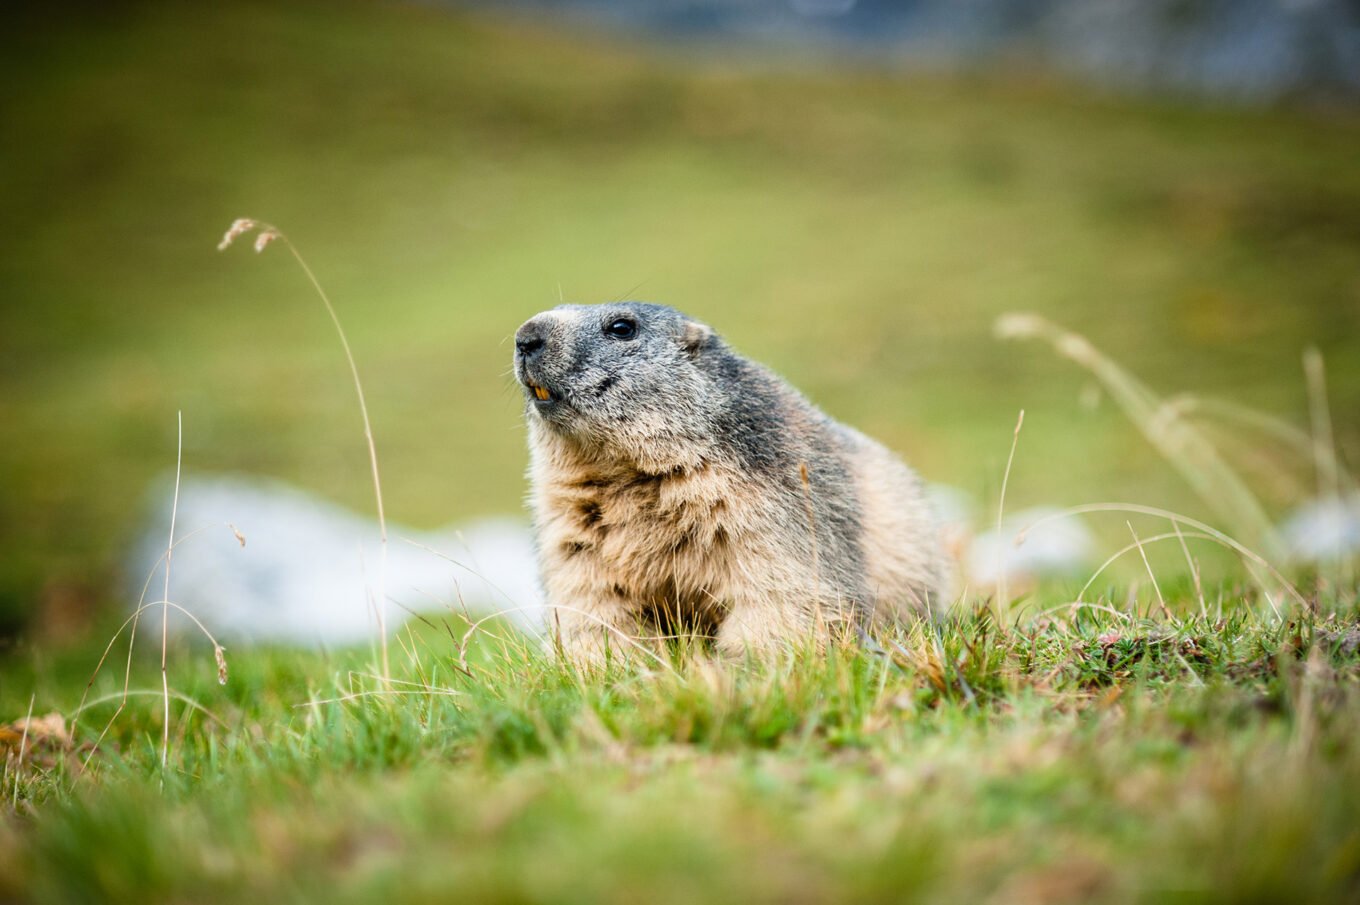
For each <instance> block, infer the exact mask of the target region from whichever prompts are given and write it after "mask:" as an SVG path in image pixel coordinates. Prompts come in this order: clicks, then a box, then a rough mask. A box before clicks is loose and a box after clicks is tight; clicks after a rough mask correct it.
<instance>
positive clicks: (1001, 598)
mask: <svg viewBox="0 0 1360 905" xmlns="http://www.w3.org/2000/svg"><path fill="white" fill-rule="evenodd" d="M1024 426H1025V410H1024V409H1021V410H1020V416H1019V417H1018V418H1016V419H1015V432H1014V433H1013V434H1011V451H1010V455H1008V456H1006V471H1005V472H1004V473H1003V474H1002V475H1001V493H1000V495H999V496H998V497H997V501H996V533H997V536H998V537H1000V535H1001V521H1002V518H1003V517H1004V516H1005V514H1006V487H1007V485H1009V484H1010V480H1011V465H1012V464H1013V463H1014V462H1015V448H1016V446H1018V445H1019V444H1020V428H1022V427H1024ZM1004 549H1005V548H1004V547H1001V546H998V547H997V554H996V558H997V563H996V576H997V585H996V593H997V598H998V599H997V602H998V603H999V604H1000V605H1001V606H1003V607H1004V606H1009V605H1010V602H1011V601H1010V597H1009V596H1008V594H1009V591H1008V589H1007V587H1006V555H1005V552H1004Z"/></svg>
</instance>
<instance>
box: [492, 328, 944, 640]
mask: <svg viewBox="0 0 1360 905" xmlns="http://www.w3.org/2000/svg"><path fill="white" fill-rule="evenodd" d="M601 307H604V306H601ZM614 307H615V308H616V309H617V308H619V306H614ZM651 308H652V306H625V307H624V308H622V309H620V310H624V311H628V312H630V315H629V316H630V317H634V316H636V317H639V319H640V318H641V316H642V315H646V316H649V317H651V316H652V314H651ZM657 310H658V311H660V312H664V313H666V315H667V316H669V315H671V314H675V313H674V312H670V309H657ZM581 311H585V312H587V313H586V314H585V315H582V314H580V313H579V312H581ZM675 316H677V317H683V316H680V315H675ZM597 320H598V317H597V316H596V315H595V314H594V313H593V309H572V310H571V311H570V312H568V313H566V314H563V315H560V316H558V317H556V318H553V316H552V313H550V314H549V315H541V316H540V317H539V318H537V319H535V320H534V321H530V322H529V324H526V328H529V327H530V325H535V326H534V327H533V328H532V330H530V332H531V333H533V335H534V336H538V335H539V334H540V333H543V332H544V331H547V330H551V331H557V332H556V334H554V336H555V338H554V339H553V343H555V344H556V345H555V346H552V347H550V348H549V350H548V351H549V352H552V350H553V348H556V346H561V347H562V348H563V349H564V350H567V351H563V352H562V353H561V360H560V361H557V362H550V363H548V364H541V363H536V362H535V361H533V360H520V359H524V358H525V356H520V359H517V373H519V376H520V378H521V381H522V382H525V383H526V387H531V386H536V385H539V384H543V385H548V386H552V387H553V388H554V397H553V401H552V402H551V403H545V404H544V405H545V408H546V409H548V411H549V415H548V416H540V415H539V414H537V413H536V410H535V409H534V403H533V402H532V401H530V403H529V406H530V412H529V417H528V422H529V447H530V451H531V464H530V471H529V477H530V483H531V488H532V489H531V493H530V502H531V506H532V508H533V511H534V514H535V521H536V528H537V535H538V546H539V559H540V570H541V575H542V580H543V584H544V591H545V594H546V597H547V600H548V603H549V605H550V606H551V607H552V608H553V615H552V621H551V624H552V625H554V627H555V628H556V633H557V637H558V638H559V639H560V642H561V644H562V647H563V648H564V650H565V651H566V652H567V653H568V654H569V655H571V656H573V657H575V658H577V659H583V660H592V661H593V660H599V659H600V658H601V657H602V656H603V654H604V652H605V650H606V649H614V650H618V651H626V650H628V649H630V648H631V647H632V646H633V645H634V644H635V642H636V640H637V639H639V638H649V637H651V638H654V637H656V636H658V635H659V634H663V633H666V632H669V631H673V630H675V629H676V628H677V627H680V628H683V629H685V630H688V631H694V632H697V633H699V634H702V635H711V636H713V637H715V639H716V644H717V647H718V649H719V650H720V651H722V652H724V653H726V654H729V655H739V654H742V653H744V652H747V651H752V650H754V651H772V650H778V649H782V648H784V647H786V646H788V645H790V644H793V645H797V644H799V643H803V642H806V641H812V640H814V639H825V638H827V637H831V636H833V635H837V634H844V633H846V632H848V631H850V630H853V629H854V628H856V627H860V626H866V625H871V624H873V623H875V622H882V621H885V620H892V619H897V618H900V617H902V616H903V615H905V614H908V613H920V612H922V611H923V609H924V608H925V607H926V606H928V605H930V604H931V603H937V602H938V600H937V599H935V598H937V595H938V594H939V593H941V591H942V585H943V579H942V575H943V571H942V569H941V566H940V562H941V560H940V556H939V553H938V551H937V541H936V537H935V528H934V524H933V519H932V517H931V514H930V512H929V509H928V507H927V506H926V504H925V501H924V498H923V496H922V492H921V486H920V481H919V480H918V479H917V478H916V476H915V474H914V473H912V472H911V471H910V470H909V469H908V468H907V467H906V466H905V465H903V464H902V463H901V461H900V460H898V459H897V457H895V456H894V455H893V454H892V453H890V452H889V451H888V450H886V449H885V448H883V447H882V446H880V445H879V444H877V443H875V442H874V441H872V440H870V439H868V438H867V437H865V436H863V435H862V434H859V433H858V432H856V431H853V430H851V429H849V428H846V427H844V426H842V425H839V424H837V423H835V422H833V421H831V420H830V419H828V418H826V417H825V416H824V415H823V414H822V413H821V412H819V411H817V410H816V409H815V408H814V407H813V406H812V405H811V404H810V403H808V402H807V401H806V400H804V399H803V398H802V397H801V396H799V395H798V394H797V393H796V392H794V391H793V390H792V389H790V388H788V387H787V385H785V384H783V383H782V381H779V380H778V379H777V378H775V377H774V376H773V375H771V374H769V373H768V372H766V371H764V370H763V369H760V368H758V367H757V366H754V365H751V364H750V363H749V362H745V361H744V360H743V359H739V358H736V356H735V355H734V353H731V352H730V351H729V350H727V348H726V346H725V345H722V344H721V342H720V341H719V340H717V338H716V337H715V336H713V335H712V334H711V331H708V330H707V328H703V330H704V333H703V338H704V341H705V343H706V344H707V345H706V346H705V348H704V349H703V350H700V351H695V352H693V353H692V355H691V357H690V358H686V357H683V356H682V357H670V347H669V346H659V347H657V351H656V353H655V354H653V353H652V352H651V350H648V349H642V350H640V351H639V350H638V349H637V348H636V347H629V348H631V349H632V351H633V352H634V353H635V354H634V357H632V358H628V359H622V360H621V361H622V364H618V365H614V364H608V363H607V364H608V366H607V367H606V366H604V365H601V366H599V367H598V368H596V370H599V371H600V372H601V373H620V372H626V373H627V374H628V376H629V379H634V378H635V373H634V372H637V371H642V372H644V373H643V374H642V376H641V377H636V380H637V381H638V382H639V385H641V386H643V387H644V388H646V389H647V390H649V391H650V392H653V393H656V394H660V396H661V397H662V399H663V400H665V397H666V394H667V392H668V389H669V388H670V387H675V389H674V390H673V392H674V394H675V398H674V399H673V400H670V402H671V403H672V404H671V405H670V406H669V407H667V406H661V407H657V408H652V409H647V408H646V407H645V406H644V405H641V404H637V405H630V406H629V407H624V408H622V409H620V410H621V411H623V412H624V414H623V415H620V416H618V417H617V418H611V417H606V416H605V414H604V412H605V411H606V409H605V408H604V407H603V406H604V404H603V403H596V402H595V401H594V397H588V396H587V395H586V394H583V393H581V392H580V385H581V384H582V383H584V382H587V381H586V378H584V377H582V376H581V375H582V374H586V373H594V372H593V371H592V370H591V369H592V368H593V367H596V363H595V362H594V360H593V359H592V358H591V356H592V355H597V354H598V355H603V354H605V353H603V352H602V353H595V352H594V351H593V350H594V345H593V344H594V343H596V340H595V338H594V333H593V332H590V333H589V335H588V336H586V337H585V338H584V339H583V338H581V337H582V334H583V333H585V332H587V331H594V330H595V329H596V326H595V324H596V321H597ZM606 320H607V318H606ZM682 324H683V326H682V327H678V328H674V331H673V332H674V333H675V337H676V338H675V342H677V343H679V344H680V345H682V346H683V345H684V344H685V343H686V342H687V341H689V340H688V339H687V338H688V337H692V336H693V333H694V330H695V329H696V328H697V327H702V325H696V324H694V322H691V321H688V320H687V319H686V320H684V321H683V322H682ZM666 325H667V321H665V320H664V319H663V318H662V317H661V316H660V315H656V316H655V323H652V322H651V321H649V322H648V328H649V329H652V330H656V331H661V330H663V329H671V328H670V327H668V326H666ZM526 328H521V336H523V335H526V332H525V331H526ZM535 330H536V331H538V332H536V333H534V332H533V331H535ZM573 343H574V344H577V345H580V346H583V348H584V351H581V350H577V351H570V350H571V349H572V348H573ZM613 348H614V347H612V346H610V347H606V349H605V351H606V352H610V351H611V350H612V349H613ZM619 348H621V349H622V348H625V347H623V346H619ZM663 353H664V355H665V356H667V357H666V363H665V365H664V367H662V368H661V370H660V371H659V372H658V373H656V374H651V373H646V372H647V371H648V369H649V368H652V367H653V366H656V358H657V355H661V354H663ZM540 354H546V353H542V352H540ZM704 356H708V359H707V360H706V359H704ZM722 356H727V357H726V358H724V357H722ZM714 358H717V359H718V361H719V362H720V364H721V366H715V365H713V364H712V363H711V361H712V359H714ZM691 359H692V360H693V361H694V362H695V365H694V367H695V368H697V369H698V371H697V373H698V375H699V376H698V377H694V376H693V375H687V374H682V375H681V377H683V378H684V379H683V380H679V379H677V378H676V376H675V375H676V373H677V372H678V371H683V370H684V369H685V368H687V367H689V365H688V364H686V362H688V361H690V360H691ZM658 367H659V366H658ZM611 369H612V370H611ZM662 374H664V375H665V376H664V379H663V378H662V376H661V375H662ZM691 378H693V379H691ZM687 387H688V389H686V388H687ZM686 394H689V395H686ZM630 398H631V397H630ZM638 398H641V397H638ZM559 400H560V401H559ZM752 400H754V402H752ZM710 403H711V405H710ZM556 406H567V407H569V408H570V409H571V410H572V415H571V418H572V420H571V421H566V420H563V417H559V416H558V415H557V414H556V412H557V409H556V408H553V407H556ZM714 412H716V413H718V414H713V413H714ZM733 412H735V415H733V414H732V413H733ZM748 412H753V413H755V414H754V415H752V414H747V413H748ZM734 417H735V418H736V419H737V420H736V422H735V423H736V425H737V426H738V428H740V430H733V429H731V428H730V427H729V428H728V429H726V430H724V429H721V425H723V424H731V423H733V421H732V419H733V418H734ZM705 419H707V420H705ZM724 419H726V420H724ZM615 422H617V424H616V423H615ZM750 422H758V425H757V426H758V427H759V428H760V430H759V431H756V432H754V433H753V434H752V436H749V437H748V436H746V433H744V431H745V428H746V427H748V426H750V424H749V423H750ZM682 425H683V428H684V429H683V430H681V429H680V427H681V426H682ZM648 438H655V439H654V441H651V440H649V439H648ZM742 444H746V445H745V446H743V445H742Z"/></svg>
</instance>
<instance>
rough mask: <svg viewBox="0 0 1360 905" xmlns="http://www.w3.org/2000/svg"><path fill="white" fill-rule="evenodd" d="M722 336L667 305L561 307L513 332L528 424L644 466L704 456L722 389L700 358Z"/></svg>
mask: <svg viewBox="0 0 1360 905" xmlns="http://www.w3.org/2000/svg"><path fill="white" fill-rule="evenodd" d="M720 347H721V340H719V339H718V337H717V336H716V335H715V334H714V332H713V331H712V330H711V329H710V328H709V327H707V326H705V325H704V324H701V323H699V322H697V321H695V320H692V319H690V318H688V317H686V316H685V315H683V314H681V313H680V312H679V311H676V310H674V309H673V308H667V307H665V306H664V305H648V304H643V303H641V302H618V303H610V304H603V305H561V306H559V307H557V308H553V309H552V310H550V311H545V312H543V313H542V314H538V315H535V316H534V317H532V318H530V319H529V320H528V321H526V322H525V323H524V325H523V326H521V327H520V328H519V330H518V331H517V332H516V333H515V377H517V378H518V379H519V382H520V384H521V385H522V386H523V387H524V393H525V399H526V402H527V410H528V411H527V416H528V419H529V423H530V426H531V430H537V429H539V428H540V427H541V428H542V429H546V430H547V431H549V432H551V433H552V434H555V435H557V436H559V437H562V438H565V439H567V440H569V441H575V445H576V446H578V447H579V448H581V449H582V450H583V451H587V452H588V453H589V454H590V455H591V456H592V457H596V458H600V459H606V460H607V459H613V460H617V461H618V462H619V463H620V464H629V465H633V466H636V467H638V468H641V469H643V470H646V471H653V470H655V471H664V470H667V469H671V468H675V467H690V466H693V465H695V464H697V462H698V461H701V460H702V459H703V458H704V455H705V452H706V450H707V448H708V446H709V441H710V438H711V436H712V422H713V415H714V412H715V411H716V407H717V406H718V405H720V404H721V402H722V398H721V397H722V393H721V391H720V390H719V389H718V388H716V387H714V386H713V385H712V384H711V382H710V380H709V378H708V377H707V376H706V374H705V372H704V370H703V369H702V368H701V367H700V366H699V365H700V358H701V357H703V356H704V355H711V354H715V353H716V352H717V350H718V349H719V348H720Z"/></svg>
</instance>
